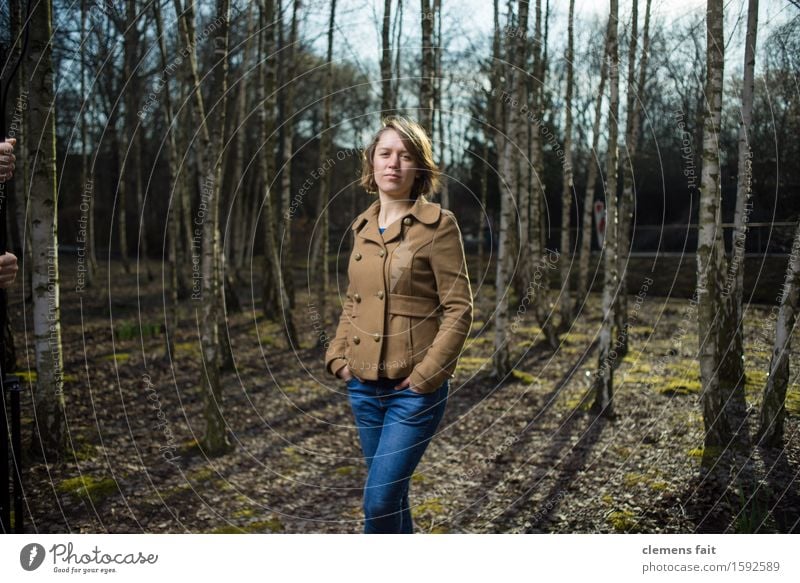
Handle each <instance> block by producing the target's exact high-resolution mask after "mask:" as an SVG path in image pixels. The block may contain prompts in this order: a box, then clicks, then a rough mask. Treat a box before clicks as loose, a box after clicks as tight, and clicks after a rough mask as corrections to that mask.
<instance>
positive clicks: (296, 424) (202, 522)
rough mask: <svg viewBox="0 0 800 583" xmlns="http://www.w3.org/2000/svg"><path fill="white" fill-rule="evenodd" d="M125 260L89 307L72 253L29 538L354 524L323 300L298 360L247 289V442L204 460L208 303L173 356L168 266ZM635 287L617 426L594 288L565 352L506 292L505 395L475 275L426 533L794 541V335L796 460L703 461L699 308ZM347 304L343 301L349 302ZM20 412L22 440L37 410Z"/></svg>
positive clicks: (233, 324)
mask: <svg viewBox="0 0 800 583" xmlns="http://www.w3.org/2000/svg"><path fill="white" fill-rule="evenodd" d="M112 268H113V270H114V276H113V287H112V293H109V292H108V285H109V282H110V281H111V279H112V278H109V276H108V273H107V272H106V269H105V267H104V268H102V273H101V274H100V277H99V278H98V281H97V284H98V285H97V287H96V288H94V289H92V290H88V291H85V292H84V293H83V294H80V295H79V294H77V293H76V292H75V278H74V272H75V269H74V261H73V263H72V264H71V263H70V261H69V259H66V260H63V261H62V267H61V276H62V296H61V300H62V305H61V314H62V323H63V329H62V342H63V346H64V349H63V350H64V379H65V385H64V399H65V403H66V418H67V430H68V436H67V439H68V443H69V448H70V449H69V452H68V455H67V456H66V457H65V458H64V459H63V460H61V461H59V462H52V463H48V464H44V463H41V462H36V461H35V460H34V459H33V458H32V457H29V456H26V458H25V459H24V465H25V468H24V477H23V480H24V489H25V503H26V510H27V512H26V518H25V520H26V526H25V530H26V531H27V532H39V533H65V532H70V533H79V532H91V533H104V532H126V533H138V532H148V533H182V532H195V533H197V532H211V533H224V532H283V533H298V532H302V533H312V532H314V533H356V532H360V531H361V530H362V528H363V522H362V510H361V494H362V486H363V482H364V479H365V473H366V468H365V465H364V462H363V459H362V457H361V454H360V449H359V443H358V436H357V433H356V430H355V427H354V425H353V419H352V415H351V411H350V409H349V405H348V400H347V395H346V387H345V386H344V384H343V383H341V382H339V381H338V380H334V379H333V378H331V377H330V376H327V375H325V374H324V373H323V358H322V355H323V351H322V349H321V348H318V347H316V340H317V335H318V333H319V331H318V330H315V328H314V326H313V321H314V320H313V318H312V317H310V314H312V313H313V309H311V310H310V309H309V308H308V307H307V298H308V294H307V290H305V289H298V290H297V297H296V309H295V311H294V314H295V322H296V325H297V327H298V330H299V334H300V336H301V338H302V340H301V343H300V346H299V347H295V348H293V349H292V348H289V347H288V346H287V343H286V340H285V339H284V337H283V335H282V334H281V327H280V325H279V324H277V323H272V322H269V321H267V320H266V319H265V318H264V317H263V316H262V315H261V312H260V309H259V305H258V302H255V307H254V302H253V301H252V295H251V294H252V291H251V290H259V289H260V287H259V286H258V285H253V286H250V285H248V286H247V287H243V288H242V289H241V290H239V293H240V299H241V302H242V307H243V310H242V311H241V312H240V313H230V314H229V315H228V319H227V321H228V331H229V334H230V339H231V346H232V352H233V355H234V359H235V369H234V370H232V371H228V372H226V373H224V375H223V385H224V388H223V391H224V395H223V399H224V414H225V419H226V422H227V423H228V425H229V428H230V435H231V440H232V441H233V443H234V444H235V449H234V450H233V451H232V452H231V453H229V454H227V455H224V456H222V457H217V458H209V457H207V456H205V455H204V454H203V453H202V451H201V450H200V448H198V446H197V442H198V440H199V439H200V438H201V437H202V435H203V431H204V419H203V407H204V401H203V392H202V383H201V379H202V376H201V374H202V370H203V369H202V363H201V353H200V343H199V336H198V330H199V327H198V320H197V319H196V316H195V312H194V307H195V306H194V305H192V303H191V301H189V300H187V301H185V302H184V306H185V312H184V313H183V318H182V323H181V327H180V330H179V332H178V334H177V337H176V350H175V353H174V354H173V355H172V357H171V358H167V357H166V349H165V342H164V338H165V336H164V321H165V319H164V308H163V306H164V303H165V300H164V298H163V295H162V288H161V285H160V279H161V270H160V266H156V265H155V264H154V265H153V269H154V270H156V274H155V275H156V281H154V282H147V281H145V280H144V279H142V280H140V281H137V277H136V276H135V275H124V274H122V271H121V267H120V265H117V264H113V265H112ZM631 281H636V282H637V283H635V284H633V285H631V286H630V287H629V290H630V289H633V290H634V291H632V292H631V295H630V300H629V301H630V305H629V308H630V313H631V328H630V347H631V351H630V353H629V354H628V355H627V356H626V357H625V359H624V361H623V362H622V364H621V365H620V367H619V369H617V371H616V372H615V396H614V407H615V413H616V415H615V417H613V418H611V419H607V418H604V417H597V416H595V415H594V414H592V413H591V412H590V411H589V406H590V404H591V400H592V399H591V395H589V394H588V388H589V384H590V381H591V376H592V374H593V371H594V370H595V369H596V366H597V354H596V340H597V338H598V334H599V329H600V306H599V301H600V298H599V295H598V294H596V293H593V294H590V296H589V298H588V301H587V302H586V303H585V304H584V306H583V309H582V310H581V315H580V316H579V318H578V319H577V320H576V322H575V323H574V325H573V326H572V327H571V328H569V330H567V331H566V332H564V333H563V334H562V335H561V345H560V347H559V348H558V350H556V351H553V350H551V349H550V348H549V347H547V344H546V343H545V342H544V339H543V336H542V334H541V331H540V329H539V327H538V326H537V325H536V323H535V317H534V314H533V311H532V310H528V311H527V313H526V312H525V311H524V310H520V311H518V312H517V313H516V314H515V306H518V305H519V302H518V301H514V300H512V302H511V314H512V319H515V322H516V324H517V326H515V328H516V330H515V332H514V333H513V335H512V337H513V344H512V346H513V361H514V363H515V369H516V370H515V372H514V374H513V377H511V378H510V379H509V380H507V381H506V382H504V383H502V384H498V383H497V382H496V381H495V380H493V379H492V378H491V377H490V369H491V356H492V346H493V332H492V330H491V329H490V326H487V325H485V323H486V321H487V318H488V319H489V320H490V321H491V318H490V315H491V306H493V304H494V293H493V290H492V289H490V288H491V286H487V285H480V284H476V283H473V293H474V294H475V297H476V306H475V318H474V320H475V322H474V325H473V330H472V335H471V338H470V339H469V340H468V342H467V345H466V348H465V351H464V354H463V356H462V358H461V360H460V365H459V368H458V371H457V374H456V378H455V379H454V384H453V385H452V388H451V393H450V397H449V401H448V405H447V411H446V414H445V417H444V420H443V421H442V423H441V425H440V428H439V432H438V435H437V436H436V437H435V439H434V440H433V442H432V443H431V445H430V446H429V448H428V450H427V452H426V453H425V456H424V457H423V459H422V462H421V463H420V465H419V467H418V468H417V471H416V473H415V474H414V476H413V478H412V488H411V494H410V496H411V503H412V506H413V515H414V517H415V525H416V529H417V531H418V532H433V533H505V532H554V533H572V532H580V533H606V532H637V533H639V532H643V533H691V532H797V531H798V530H800V523H799V522H798V521H799V520H800V482H799V481H798V470H799V469H800V437H799V436H798V429H800V384H798V372H797V366H796V365H797V363H800V358H798V357H800V349H799V348H798V345H800V342H795V343H794V349H793V354H792V358H791V362H792V364H793V365H795V368H794V369H793V370H792V375H793V377H792V379H793V384H792V385H791V387H790V392H789V396H788V399H787V402H788V414H787V418H786V424H785V442H784V447H783V448H778V449H764V448H758V447H755V448H753V447H742V448H738V449H736V450H735V451H734V450H733V449H731V450H730V451H729V452H726V453H725V454H723V455H721V456H720V457H719V458H718V462H717V463H716V464H715V465H714V466H713V467H712V468H711V469H704V468H702V467H701V458H702V455H703V449H702V448H703V420H702V416H701V406H700V382H699V365H698V360H697V357H696V352H697V350H696V347H697V337H696V322H695V320H694V312H693V311H692V309H691V304H690V302H689V301H688V300H687V299H685V295H686V294H683V295H684V297H683V298H676V297H674V296H675V295H678V294H674V293H673V294H670V295H673V297H672V298H667V297H663V296H656V295H654V293H653V291H652V290H651V289H644V286H645V285H646V280H643V279H642V278H641V277H638V278H634V277H632V278H631ZM673 281H674V280H673ZM640 282H642V283H641V285H640ZM636 290H638V293H639V294H640V297H641V298H642V299H640V300H639V301H638V302H637V301H635V298H636V294H637V291H636ZM671 290H672V291H673V292H674V289H672V288H671ZM642 294H643V297H642ZM331 298H332V299H331V302H332V305H333V306H335V307H338V306H339V303H338V299H336V295H335V293H333V294H332V296H331ZM534 301H535V300H534ZM11 302H12V314H16V318H15V320H14V326H15V330H16V342H17V351H18V358H17V362H18V368H19V369H20V371H22V376H23V377H24V378H25V379H26V381H28V382H34V381H35V373H29V372H24V371H25V369H26V366H27V367H29V368H30V369H31V370H34V369H35V367H34V356H33V351H32V348H31V347H32V345H33V332H32V328H31V317H30V308H28V314H27V316H26V321H27V325H26V326H25V325H23V324H22V321H21V310H22V305H23V303H22V296H21V292H20V290H18V289H17V290H14V291H13V293H12V298H11ZM26 303H27V304H28V306H29V305H30V304H29V301H28V302H26ZM771 309H772V307H771V306H768V305H750V306H749V307H748V308H747V311H746V314H745V331H746V372H747V383H746V396H747V402H748V406H749V408H748V414H747V417H746V420H745V426H744V427H743V428H742V434H743V435H747V436H752V435H753V434H754V431H755V425H756V423H757V420H758V410H759V406H760V399H761V391H762V389H763V386H764V382H765V379H766V373H767V367H768V363H769V356H770V352H771V349H772V344H771V342H772V338H773V336H772V333H773V332H772V330H773V328H772V327H770V325H769V324H770V322H771V320H770V314H771ZM140 310H141V311H140ZM328 330H329V333H330V326H329V327H328ZM112 332H113V333H112ZM171 333H172V331H171ZM26 348H27V351H26ZM25 395H29V393H27V394H25ZM24 401H25V402H24V403H23V406H22V408H23V411H22V416H23V431H24V433H23V439H24V445H25V447H26V448H28V447H30V440H31V425H32V418H33V410H32V404H31V402H30V399H29V398H28V397H26V398H25V399H24Z"/></svg>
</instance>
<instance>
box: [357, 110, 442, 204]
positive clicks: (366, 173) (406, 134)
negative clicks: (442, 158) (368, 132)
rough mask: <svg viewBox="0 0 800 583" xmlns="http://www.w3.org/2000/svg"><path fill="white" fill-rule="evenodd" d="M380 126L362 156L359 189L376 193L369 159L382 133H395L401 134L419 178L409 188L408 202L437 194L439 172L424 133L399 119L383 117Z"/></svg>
mask: <svg viewBox="0 0 800 583" xmlns="http://www.w3.org/2000/svg"><path fill="white" fill-rule="evenodd" d="M381 124H382V127H381V129H379V130H378V131H377V132H375V135H374V136H372V141H371V142H370V144H369V146H367V148H366V149H365V150H364V152H363V153H362V155H361V186H363V187H364V189H365V190H366V191H367V192H370V193H373V194H374V193H376V192H378V185H377V184H376V183H375V166H374V165H373V163H372V158H373V157H374V156H375V148H376V147H377V145H378V141H379V140H380V139H381V136H382V135H383V133H384V132H385V131H387V130H394V131H396V132H397V133H398V134H400V138H401V139H402V140H403V143H404V144H405V146H406V148H408V151H409V154H411V157H412V158H413V159H414V162H415V163H416V164H417V166H418V171H419V176H418V177H417V179H416V180H414V185H413V186H412V187H411V198H412V199H416V198H417V197H418V196H420V195H423V196H431V195H433V194H436V193H437V192H438V191H439V188H440V182H441V181H440V178H439V176H440V174H441V171H440V170H439V167H438V166H437V165H436V162H434V161H433V146H432V145H431V140H430V138H429V137H428V134H427V133H425V129H424V128H423V127H422V126H421V125H419V124H418V123H417V122H415V121H413V120H410V119H408V118H405V117H401V116H391V117H386V118H384V119H383V120H382V121H381Z"/></svg>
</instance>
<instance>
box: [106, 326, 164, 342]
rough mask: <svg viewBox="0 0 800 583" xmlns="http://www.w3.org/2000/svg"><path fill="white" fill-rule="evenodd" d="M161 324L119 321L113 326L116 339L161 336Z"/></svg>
mask: <svg viewBox="0 0 800 583" xmlns="http://www.w3.org/2000/svg"><path fill="white" fill-rule="evenodd" d="M161 331H162V330H161V324H160V323H157V322H120V323H119V324H117V325H116V326H115V327H114V335H115V336H116V338H117V340H120V341H122V340H133V339H134V338H139V337H141V338H155V337H157V336H161Z"/></svg>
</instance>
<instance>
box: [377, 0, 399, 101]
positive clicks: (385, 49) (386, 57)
mask: <svg viewBox="0 0 800 583" xmlns="http://www.w3.org/2000/svg"><path fill="white" fill-rule="evenodd" d="M391 23H392V0H384V1H383V26H382V27H381V114H382V115H391V114H393V113H394V112H395V108H396V107H397V104H396V100H395V94H394V88H393V84H394V83H393V81H394V80H393V75H392V41H391V37H390V33H391Z"/></svg>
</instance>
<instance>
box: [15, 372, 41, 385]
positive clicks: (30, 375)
mask: <svg viewBox="0 0 800 583" xmlns="http://www.w3.org/2000/svg"><path fill="white" fill-rule="evenodd" d="M14 375H16V376H18V377H19V378H20V380H23V381H28V382H29V383H30V382H35V381H36V378H37V376H36V371H35V370H18V371H16V372H15V373H14Z"/></svg>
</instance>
